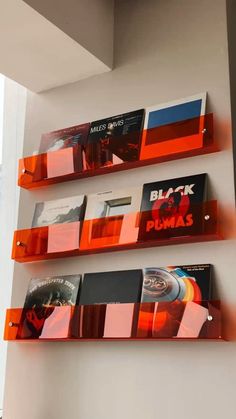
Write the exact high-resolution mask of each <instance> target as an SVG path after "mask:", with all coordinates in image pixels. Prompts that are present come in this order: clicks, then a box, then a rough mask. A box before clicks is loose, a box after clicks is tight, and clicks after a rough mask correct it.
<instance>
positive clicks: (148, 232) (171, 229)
mask: <svg viewBox="0 0 236 419" xmlns="http://www.w3.org/2000/svg"><path fill="white" fill-rule="evenodd" d="M206 193H207V174H206V173H203V174H199V175H193V176H186V177H182V178H175V179H169V180H163V181H159V182H152V183H146V184H144V186H143V195H142V203H141V214H140V226H139V235H138V240H139V241H147V240H156V239H158V238H163V239H164V238H169V237H176V236H182V235H191V234H196V232H199V233H201V231H202V227H203V224H202V217H201V203H203V202H204V201H205V199H206Z"/></svg>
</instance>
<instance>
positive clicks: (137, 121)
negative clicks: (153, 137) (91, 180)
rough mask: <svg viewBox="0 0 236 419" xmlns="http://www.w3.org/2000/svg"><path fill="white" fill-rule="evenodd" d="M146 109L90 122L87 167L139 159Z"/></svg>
mask: <svg viewBox="0 0 236 419" xmlns="http://www.w3.org/2000/svg"><path fill="white" fill-rule="evenodd" d="M143 122H144V109H141V110H137V111H134V112H128V113H125V114H121V115H117V116H113V117H110V118H106V119H101V120H99V121H94V122H92V123H91V127H90V132H89V136H88V140H87V144H86V151H85V154H86V166H87V169H96V168H99V167H105V166H111V165H114V164H120V163H123V162H129V161H136V160H138V159H139V152H140V146H141V144H140V143H141V133H142V128H143Z"/></svg>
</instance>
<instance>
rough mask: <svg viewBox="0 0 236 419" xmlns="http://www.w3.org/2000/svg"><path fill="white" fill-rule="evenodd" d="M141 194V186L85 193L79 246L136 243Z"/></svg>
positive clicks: (93, 246)
mask: <svg viewBox="0 0 236 419" xmlns="http://www.w3.org/2000/svg"><path fill="white" fill-rule="evenodd" d="M141 196H142V188H141V187H139V188H127V189H121V190H117V191H106V192H101V193H97V194H91V195H88V197H87V206H86V212H85V219H84V223H83V228H82V235H81V243H80V247H81V249H88V248H99V247H103V246H110V245H113V244H114V245H115V244H124V243H133V242H136V241H137V237H138V222H139V209H140V203H141Z"/></svg>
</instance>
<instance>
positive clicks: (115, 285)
mask: <svg viewBox="0 0 236 419" xmlns="http://www.w3.org/2000/svg"><path fill="white" fill-rule="evenodd" d="M141 289H142V270H141V269H133V270H127V271H114V272H95V273H87V274H85V275H84V279H83V282H82V286H81V293H80V298H79V304H80V305H91V304H109V303H137V302H139V301H140V297H141Z"/></svg>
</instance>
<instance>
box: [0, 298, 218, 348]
mask: <svg viewBox="0 0 236 419" xmlns="http://www.w3.org/2000/svg"><path fill="white" fill-rule="evenodd" d="M4 339H5V340H9V341H18V342H20V341H21V342H23V341H70V340H73V341H77V340H189V339H191V340H199V339H203V340H208V339H209V340H210V339H216V340H222V335H221V311H220V303H219V301H202V302H199V303H198V302H180V301H174V302H161V303H135V304H130V303H129V304H126V303H125V304H99V305H90V306H74V307H71V306H60V307H47V308H45V307H43V308H42V307H40V308H38V309H36V308H35V309H22V308H11V309H8V310H7V313H6V323H5V334H4Z"/></svg>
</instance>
